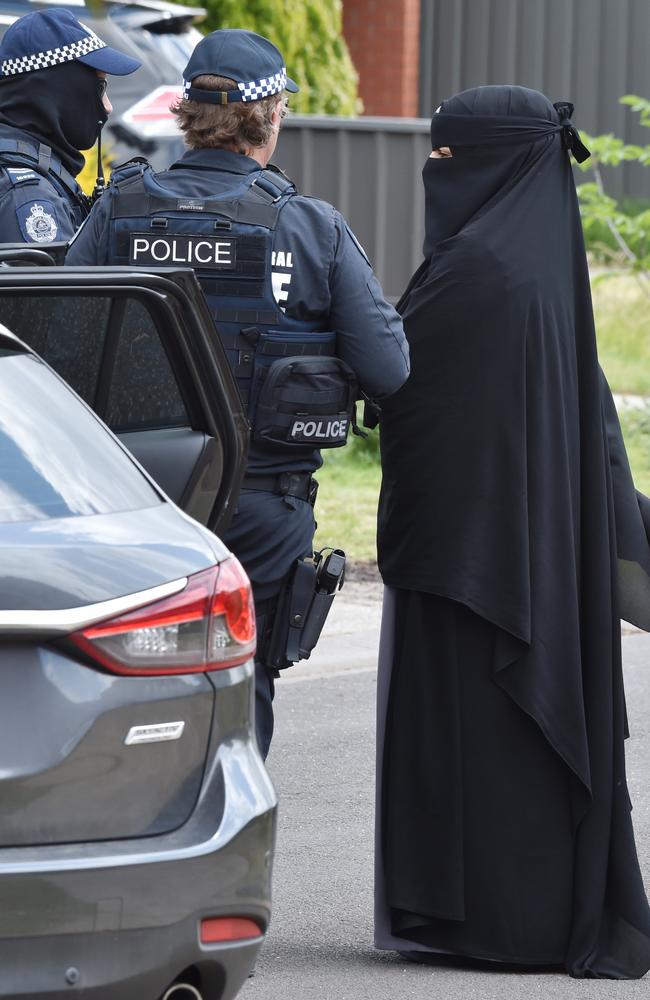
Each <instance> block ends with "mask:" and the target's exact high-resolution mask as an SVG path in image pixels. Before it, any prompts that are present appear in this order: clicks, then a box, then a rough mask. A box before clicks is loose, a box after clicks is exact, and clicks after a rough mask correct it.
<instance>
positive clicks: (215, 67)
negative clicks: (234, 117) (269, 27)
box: [183, 28, 298, 104]
mask: <svg viewBox="0 0 650 1000" xmlns="http://www.w3.org/2000/svg"><path fill="white" fill-rule="evenodd" d="M204 75H209V76H225V77H227V78H228V79H230V80H234V81H235V83H236V84H237V89H236V90H227V91H219V90H201V89H199V88H198V87H193V86H192V81H193V80H195V79H196V78H197V76H204ZM183 84H184V96H185V97H186V98H188V99H189V100H190V101H200V102H203V103H205V104H228V103H231V102H233V101H259V100H261V99H262V98H263V97H270V96H271V95H272V94H280V93H281V92H282V91H283V90H289V91H291V93H292V94H295V93H296V92H297V90H298V85H297V84H296V83H294V81H293V80H292V79H290V77H288V76H287V70H286V67H285V65H284V60H283V58H282V53H281V52H280V50H279V49H278V48H276V47H275V45H274V44H273V42H270V41H269V40H268V38H264V37H263V36H262V35H256V34H255V32H254V31H244V30H243V29H242V28H220V29H219V30H218V31H213V32H211V34H209V35H206V36H205V38H202V39H201V41H200V42H199V44H198V45H197V46H196V48H195V49H194V52H193V53H192V55H191V56H190V61H189V62H188V64H187V66H186V67H185V71H184V73H183Z"/></svg>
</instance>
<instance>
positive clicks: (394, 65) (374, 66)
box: [343, 0, 420, 117]
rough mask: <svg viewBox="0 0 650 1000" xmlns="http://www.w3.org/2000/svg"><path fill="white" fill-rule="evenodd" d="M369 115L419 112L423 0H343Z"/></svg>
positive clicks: (348, 37) (345, 25)
mask: <svg viewBox="0 0 650 1000" xmlns="http://www.w3.org/2000/svg"><path fill="white" fill-rule="evenodd" d="M343 32H344V34H345V39H346V41H347V43H348V47H349V49H350V54H351V56H352V61H353V62H354V65H355V66H356V68H357V71H358V73H359V93H360V96H361V99H362V100H363V105H364V114H366V115H397V116H399V117H410V116H416V115H417V113H418V75H419V61H420V50H419V35H420V0H343Z"/></svg>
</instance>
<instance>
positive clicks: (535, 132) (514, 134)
mask: <svg viewBox="0 0 650 1000" xmlns="http://www.w3.org/2000/svg"><path fill="white" fill-rule="evenodd" d="M480 89H481V88H477V91H478V90H480ZM485 89H488V88H485ZM494 89H496V88H494ZM504 89H505V88H504ZM468 93H474V92H473V91H472V92H468ZM538 96H541V95H538ZM544 100H546V99H545V98H544ZM547 106H548V117H536V116H535V117H533V116H532V115H531V116H528V115H526V114H524V115H510V114H498V115H481V114H472V113H469V114H453V113H452V114H449V113H447V112H446V111H445V105H444V104H443V105H442V106H441V108H439V110H438V113H436V114H435V115H434V116H433V118H432V119H431V145H432V148H433V149H439V148H440V147H441V146H450V147H451V148H452V149H453V148H454V147H455V146H460V147H462V146H508V145H510V146H512V145H519V144H523V143H531V142H536V141H537V140H539V139H543V138H545V137H546V136H549V135H553V134H554V133H558V132H560V133H561V135H562V144H563V146H564V148H565V149H566V150H568V151H569V152H570V153H571V154H572V156H573V157H574V159H575V160H577V162H578V163H583V162H584V161H585V160H586V159H588V158H589V156H590V155H591V153H590V152H589V150H588V149H587V147H586V146H585V145H584V143H583V142H582V140H581V138H580V133H579V132H578V130H577V128H576V127H575V125H574V124H573V122H572V121H571V115H572V114H573V104H571V103H570V102H569V101H558V102H557V104H554V105H552V107H553V108H554V109H555V111H556V112H557V116H558V119H559V121H558V120H553V118H554V117H555V116H553V112H552V111H551V105H550V103H548V105H547Z"/></svg>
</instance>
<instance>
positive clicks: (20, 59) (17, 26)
mask: <svg viewBox="0 0 650 1000" xmlns="http://www.w3.org/2000/svg"><path fill="white" fill-rule="evenodd" d="M75 59H76V60H78V61H79V62H82V63H85V64H86V66H91V67H92V69H96V70H100V72H103V73H113V74H114V75H115V76H126V75H127V74H128V73H133V72H134V71H135V70H136V69H138V68H139V67H140V66H141V65H142V63H141V62H139V60H138V59H133V58H132V57H131V56H127V55H125V54H124V53H123V52H118V51H117V49H112V48H110V47H109V46H108V45H107V44H106V42H103V41H102V40H101V38H99V37H98V36H97V35H96V34H95V32H94V31H91V29H90V28H88V27H86V25H85V24H82V23H81V21H78V20H77V18H76V17H75V16H74V14H73V13H71V11H69V10H65V9H63V8H59V9H56V10H35V11H32V12H30V13H29V14H25V15H24V16H23V17H19V18H18V20H17V21H15V22H14V23H13V24H12V25H10V27H9V28H7V31H6V32H5V34H4V37H3V39H2V43H0V75H1V76H17V75H18V74H20V73H31V72H33V71H34V70H39V69H49V67H50V66H58V65H60V64H61V63H67V62H74V60H75Z"/></svg>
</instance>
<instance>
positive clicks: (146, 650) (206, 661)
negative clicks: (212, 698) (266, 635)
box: [69, 556, 256, 675]
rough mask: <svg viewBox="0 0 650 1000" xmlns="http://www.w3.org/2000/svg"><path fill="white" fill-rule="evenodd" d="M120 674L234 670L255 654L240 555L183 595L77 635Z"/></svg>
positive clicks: (195, 579)
mask: <svg viewBox="0 0 650 1000" xmlns="http://www.w3.org/2000/svg"><path fill="white" fill-rule="evenodd" d="M69 639H70V640H71V641H72V642H73V643H74V644H75V645H76V646H78V647H79V648H80V649H82V650H83V651H84V653H86V654H87V655H88V656H90V657H91V658H92V659H93V660H96V661H97V662H98V663H101V664H102V666H104V667H106V668H107V669H108V670H110V671H112V672H113V673H117V674H141V675H149V674H186V673H196V672H198V671H205V670H220V669H223V668H225V667H234V666H237V664H239V663H243V662H244V661H245V660H247V659H249V657H251V656H252V655H253V654H254V652H255V639H256V634H255V610H254V606H253V596H252V593H251V587H250V583H249V582H248V577H247V576H246V574H245V573H244V570H243V569H242V567H241V565H240V564H239V562H238V561H237V559H235V557H234V556H230V557H229V558H228V559H225V560H224V561H223V562H222V563H221V564H220V565H219V566H213V567H211V568H210V569H206V570H203V572H201V573H195V574H194V575H193V576H190V577H189V578H188V581H187V586H186V587H185V589H184V590H182V591H181V592H180V593H179V594H174V595H173V597H166V598H164V600H162V601H156V602H155V603H154V604H148V605H145V606H144V607H142V608H138V609H137V611H129V612H128V613H127V614H123V615H120V616H119V617H117V618H111V619H109V620H107V621H103V622H100V623H99V624H97V625H91V626H89V627H88V628H84V629H82V630H80V631H79V632H75V633H73V634H72V635H71V636H69Z"/></svg>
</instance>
